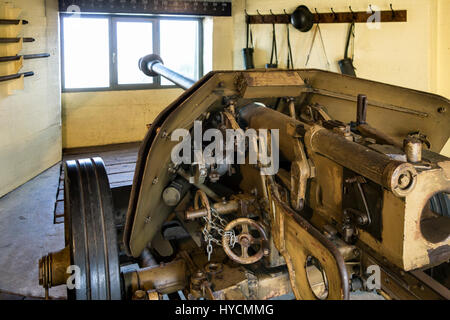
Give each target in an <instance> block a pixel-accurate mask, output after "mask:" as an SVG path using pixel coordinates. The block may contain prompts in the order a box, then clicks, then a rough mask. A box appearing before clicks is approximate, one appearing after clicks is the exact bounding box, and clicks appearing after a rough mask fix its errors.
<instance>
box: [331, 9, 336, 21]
mask: <svg viewBox="0 0 450 320" xmlns="http://www.w3.org/2000/svg"><path fill="white" fill-rule="evenodd" d="M331 12H332V13H333V16H334V21H336V20H337V14H336V12H334V10H333V8H331Z"/></svg>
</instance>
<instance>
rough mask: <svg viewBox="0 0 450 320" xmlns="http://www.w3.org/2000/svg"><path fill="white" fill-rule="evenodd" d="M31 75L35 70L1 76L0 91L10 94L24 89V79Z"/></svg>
mask: <svg viewBox="0 0 450 320" xmlns="http://www.w3.org/2000/svg"><path fill="white" fill-rule="evenodd" d="M31 76H34V72H32V71H30V72H23V73H16V74H11V75H7V76H0V91H2V92H3V93H5V94H7V95H10V94H12V93H13V91H14V90H23V89H24V84H23V79H24V78H25V77H31Z"/></svg>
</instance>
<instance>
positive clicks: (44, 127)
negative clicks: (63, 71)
mask: <svg viewBox="0 0 450 320" xmlns="http://www.w3.org/2000/svg"><path fill="white" fill-rule="evenodd" d="M8 2H9V3H12V4H14V5H15V6H16V7H19V8H22V9H23V11H22V13H21V15H20V17H21V18H22V19H25V20H28V21H29V24H28V25H25V26H24V27H23V32H22V33H21V34H22V35H23V36H26V37H33V38H35V39H36V41H35V42H34V43H26V44H24V45H23V50H22V51H21V54H30V53H43V52H48V53H50V54H51V57H50V58H47V59H38V60H25V61H24V65H23V68H22V70H21V71H20V72H25V71H34V72H35V76H33V77H29V78H25V80H24V90H20V91H15V92H14V93H13V94H12V95H10V96H8V95H6V94H1V95H0V197H1V196H3V195H4V194H6V193H8V192H9V191H11V190H13V189H14V188H16V187H18V186H20V185H21V184H23V183H24V182H26V181H27V180H29V179H31V178H33V177H34V176H36V175H37V174H39V173H40V172H42V171H44V170H45V169H47V168H48V167H50V166H51V165H53V164H55V163H56V162H58V161H59V160H60V159H61V95H60V76H59V75H60V72H59V49H58V39H59V36H58V14H57V0H47V1H44V0H33V1H30V0H14V1H8ZM2 4H3V3H2Z"/></svg>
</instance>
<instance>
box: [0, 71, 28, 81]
mask: <svg viewBox="0 0 450 320" xmlns="http://www.w3.org/2000/svg"><path fill="white" fill-rule="evenodd" d="M22 75H23V76H24V77H31V76H34V72H33V71H30V72H23V73H16V74H11V75H7V76H0V82H4V81H9V80H14V79H19V78H20V77H21V76H22Z"/></svg>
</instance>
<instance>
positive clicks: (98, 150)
mask: <svg viewBox="0 0 450 320" xmlns="http://www.w3.org/2000/svg"><path fill="white" fill-rule="evenodd" d="M138 150H139V143H131V144H121V145H112V146H102V147H91V148H78V149H72V150H66V151H65V152H64V155H63V162H61V171H60V177H59V186H58V190H57V192H56V201H55V207H54V208H55V209H54V219H53V222H54V223H55V224H59V223H64V167H63V163H64V161H68V160H75V159H83V158H93V157H100V158H102V159H103V161H104V162H105V167H106V173H107V174H108V180H109V185H110V187H111V188H119V187H124V186H131V185H132V184H133V177H134V170H135V168H136V160H137V154H138Z"/></svg>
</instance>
